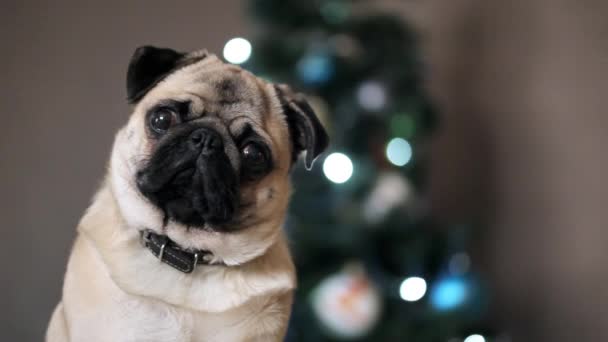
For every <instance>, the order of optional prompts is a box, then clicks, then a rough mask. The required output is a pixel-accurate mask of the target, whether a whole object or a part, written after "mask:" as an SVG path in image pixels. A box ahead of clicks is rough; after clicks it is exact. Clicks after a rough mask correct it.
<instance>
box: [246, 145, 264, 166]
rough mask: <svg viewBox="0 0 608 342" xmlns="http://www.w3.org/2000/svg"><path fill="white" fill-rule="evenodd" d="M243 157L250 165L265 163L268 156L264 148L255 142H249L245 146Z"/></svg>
mask: <svg viewBox="0 0 608 342" xmlns="http://www.w3.org/2000/svg"><path fill="white" fill-rule="evenodd" d="M243 159H244V160H245V162H246V163H248V164H250V165H257V164H263V163H264V162H265V161H266V156H265V155H264V151H262V148H261V147H260V146H259V145H258V144H255V143H249V144H247V145H245V147H243Z"/></svg>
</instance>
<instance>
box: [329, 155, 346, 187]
mask: <svg viewBox="0 0 608 342" xmlns="http://www.w3.org/2000/svg"><path fill="white" fill-rule="evenodd" d="M323 173H324V174H325V177H327V179H329V180H330V181H332V182H334V183H337V184H340V183H344V182H346V181H347V180H349V179H350V177H351V176H352V175H353V162H352V161H351V160H350V158H348V156H347V155H345V154H343V153H332V154H330V155H329V156H327V158H325V161H324V162H323Z"/></svg>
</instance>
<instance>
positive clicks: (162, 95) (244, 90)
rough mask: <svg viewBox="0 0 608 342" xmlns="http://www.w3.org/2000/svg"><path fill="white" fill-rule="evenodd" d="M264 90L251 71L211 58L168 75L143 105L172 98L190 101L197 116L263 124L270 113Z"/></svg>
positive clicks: (191, 108)
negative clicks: (246, 119)
mask: <svg viewBox="0 0 608 342" xmlns="http://www.w3.org/2000/svg"><path fill="white" fill-rule="evenodd" d="M265 87H267V84H266V83H265V82H264V81H262V80H260V79H258V78H257V77H255V76H254V75H253V74H251V73H250V72H248V71H246V70H244V69H242V68H240V67H238V66H235V65H231V64H226V63H224V62H222V61H220V60H219V59H218V58H217V57H215V56H214V55H210V56H208V57H206V58H204V59H203V60H201V61H199V62H196V63H194V64H191V65H188V66H185V67H182V68H180V69H178V70H176V71H175V72H173V73H172V74H170V75H169V76H167V77H166V78H165V79H164V80H163V81H161V82H160V83H159V84H158V85H157V86H156V87H155V88H154V89H152V90H151V91H150V92H149V93H148V94H147V96H146V97H145V98H144V101H142V105H144V106H146V107H149V106H153V105H154V104H155V103H157V102H160V101H163V100H169V99H170V100H177V101H184V102H186V101H187V102H189V104H190V110H191V111H192V112H195V113H199V114H207V115H214V116H219V117H222V118H224V119H228V120H230V119H234V118H235V117H236V116H246V117H249V118H250V119H252V120H254V121H259V122H258V123H259V124H260V125H262V124H263V120H264V115H265V114H267V113H268V112H269V111H270V108H269V107H270V106H269V103H268V102H269V99H268V96H267V94H266V92H265V90H264V88H265Z"/></svg>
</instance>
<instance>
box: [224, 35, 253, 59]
mask: <svg viewBox="0 0 608 342" xmlns="http://www.w3.org/2000/svg"><path fill="white" fill-rule="evenodd" d="M249 57H251V43H249V41H248V40H247V39H245V38H240V37H239V38H232V39H230V40H229V41H228V42H227V43H226V45H224V58H225V59H226V60H227V61H228V62H230V63H232V64H243V63H245V62H247V60H248V59H249Z"/></svg>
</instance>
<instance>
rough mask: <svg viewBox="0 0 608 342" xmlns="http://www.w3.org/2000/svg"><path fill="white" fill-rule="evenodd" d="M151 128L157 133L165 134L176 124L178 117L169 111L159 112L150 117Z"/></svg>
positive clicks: (162, 110)
mask: <svg viewBox="0 0 608 342" xmlns="http://www.w3.org/2000/svg"><path fill="white" fill-rule="evenodd" d="M149 120H150V121H149V125H150V128H152V130H153V131H154V132H156V133H159V134H163V133H165V132H167V130H168V129H169V128H170V127H171V126H173V124H175V121H176V115H175V113H174V112H173V111H170V110H168V109H161V110H158V111H156V112H154V113H152V114H151V115H150V119H149Z"/></svg>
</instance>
